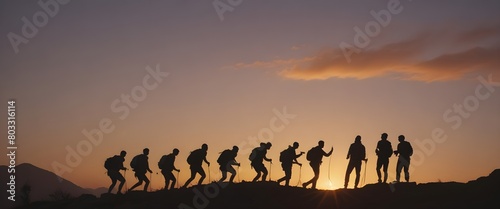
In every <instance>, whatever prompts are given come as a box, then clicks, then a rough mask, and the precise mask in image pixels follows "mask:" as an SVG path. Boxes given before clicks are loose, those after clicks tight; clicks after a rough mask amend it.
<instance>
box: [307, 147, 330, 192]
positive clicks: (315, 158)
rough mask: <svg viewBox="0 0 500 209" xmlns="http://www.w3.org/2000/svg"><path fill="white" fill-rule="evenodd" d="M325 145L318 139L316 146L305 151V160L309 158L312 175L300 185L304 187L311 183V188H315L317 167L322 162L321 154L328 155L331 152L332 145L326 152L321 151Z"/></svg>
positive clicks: (317, 177)
mask: <svg viewBox="0 0 500 209" xmlns="http://www.w3.org/2000/svg"><path fill="white" fill-rule="evenodd" d="M324 146H325V142H324V141H319V142H318V146H316V147H313V148H312V149H311V150H309V151H308V152H307V155H306V157H307V160H309V165H310V166H311V168H312V169H313V171H314V177H313V178H312V179H311V180H309V181H308V182H305V183H303V184H302V187H304V188H306V187H307V185H309V184H312V187H311V188H313V189H316V182H317V181H318V179H319V167H320V166H321V163H322V162H323V161H322V160H323V156H325V157H329V156H330V155H331V154H332V152H333V147H332V148H331V149H330V151H329V152H328V153H326V152H325V151H323V147H324Z"/></svg>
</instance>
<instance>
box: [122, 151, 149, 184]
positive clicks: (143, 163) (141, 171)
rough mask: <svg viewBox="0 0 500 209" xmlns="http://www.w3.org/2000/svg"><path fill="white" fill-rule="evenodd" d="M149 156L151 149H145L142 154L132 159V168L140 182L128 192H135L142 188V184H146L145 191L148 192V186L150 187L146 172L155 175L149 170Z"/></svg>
mask: <svg viewBox="0 0 500 209" xmlns="http://www.w3.org/2000/svg"><path fill="white" fill-rule="evenodd" d="M148 155H149V149H148V148H144V150H142V154H140V155H136V156H135V157H134V158H132V161H130V167H131V168H132V169H133V171H134V172H135V177H136V178H137V179H138V180H139V181H138V182H137V183H136V184H135V185H134V186H132V187H131V188H130V189H129V190H128V191H132V190H134V189H135V188H136V187H138V186H140V185H141V184H142V182H145V183H146V184H144V191H145V192H146V191H148V190H147V189H148V185H149V179H148V177H146V172H149V173H153V171H151V169H149V162H148Z"/></svg>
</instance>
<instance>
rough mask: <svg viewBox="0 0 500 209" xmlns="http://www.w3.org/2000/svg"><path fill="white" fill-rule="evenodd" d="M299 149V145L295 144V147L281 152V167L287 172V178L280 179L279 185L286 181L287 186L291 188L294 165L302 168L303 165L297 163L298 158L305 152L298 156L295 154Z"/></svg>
mask: <svg viewBox="0 0 500 209" xmlns="http://www.w3.org/2000/svg"><path fill="white" fill-rule="evenodd" d="M297 148H299V143H298V142H294V143H293V146H288V148H287V149H285V150H283V151H281V152H280V161H281V167H282V168H283V171H285V176H284V177H282V178H280V179H278V184H280V183H281V182H282V181H285V186H289V185H290V179H291V178H292V165H293V164H297V165H299V166H302V164H301V163H299V162H298V161H297V158H299V157H300V156H302V155H303V154H304V152H300V154H298V155H297V154H296V153H295V150H296V149H297Z"/></svg>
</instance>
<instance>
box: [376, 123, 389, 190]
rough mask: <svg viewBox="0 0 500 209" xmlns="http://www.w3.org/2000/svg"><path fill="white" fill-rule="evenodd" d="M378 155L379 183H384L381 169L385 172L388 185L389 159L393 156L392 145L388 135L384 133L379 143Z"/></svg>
mask: <svg viewBox="0 0 500 209" xmlns="http://www.w3.org/2000/svg"><path fill="white" fill-rule="evenodd" d="M375 153H376V154H377V156H378V158H377V176H378V183H382V174H381V172H380V169H381V168H382V170H383V171H384V184H385V183H387V167H389V158H390V157H391V156H392V145H391V142H390V141H387V134H386V133H383V134H382V136H381V139H380V141H378V143H377V148H376V149H375Z"/></svg>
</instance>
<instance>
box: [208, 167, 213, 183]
mask: <svg viewBox="0 0 500 209" xmlns="http://www.w3.org/2000/svg"><path fill="white" fill-rule="evenodd" d="M211 181H212V179H211V178H210V164H208V183H209V184H210V182H211Z"/></svg>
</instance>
